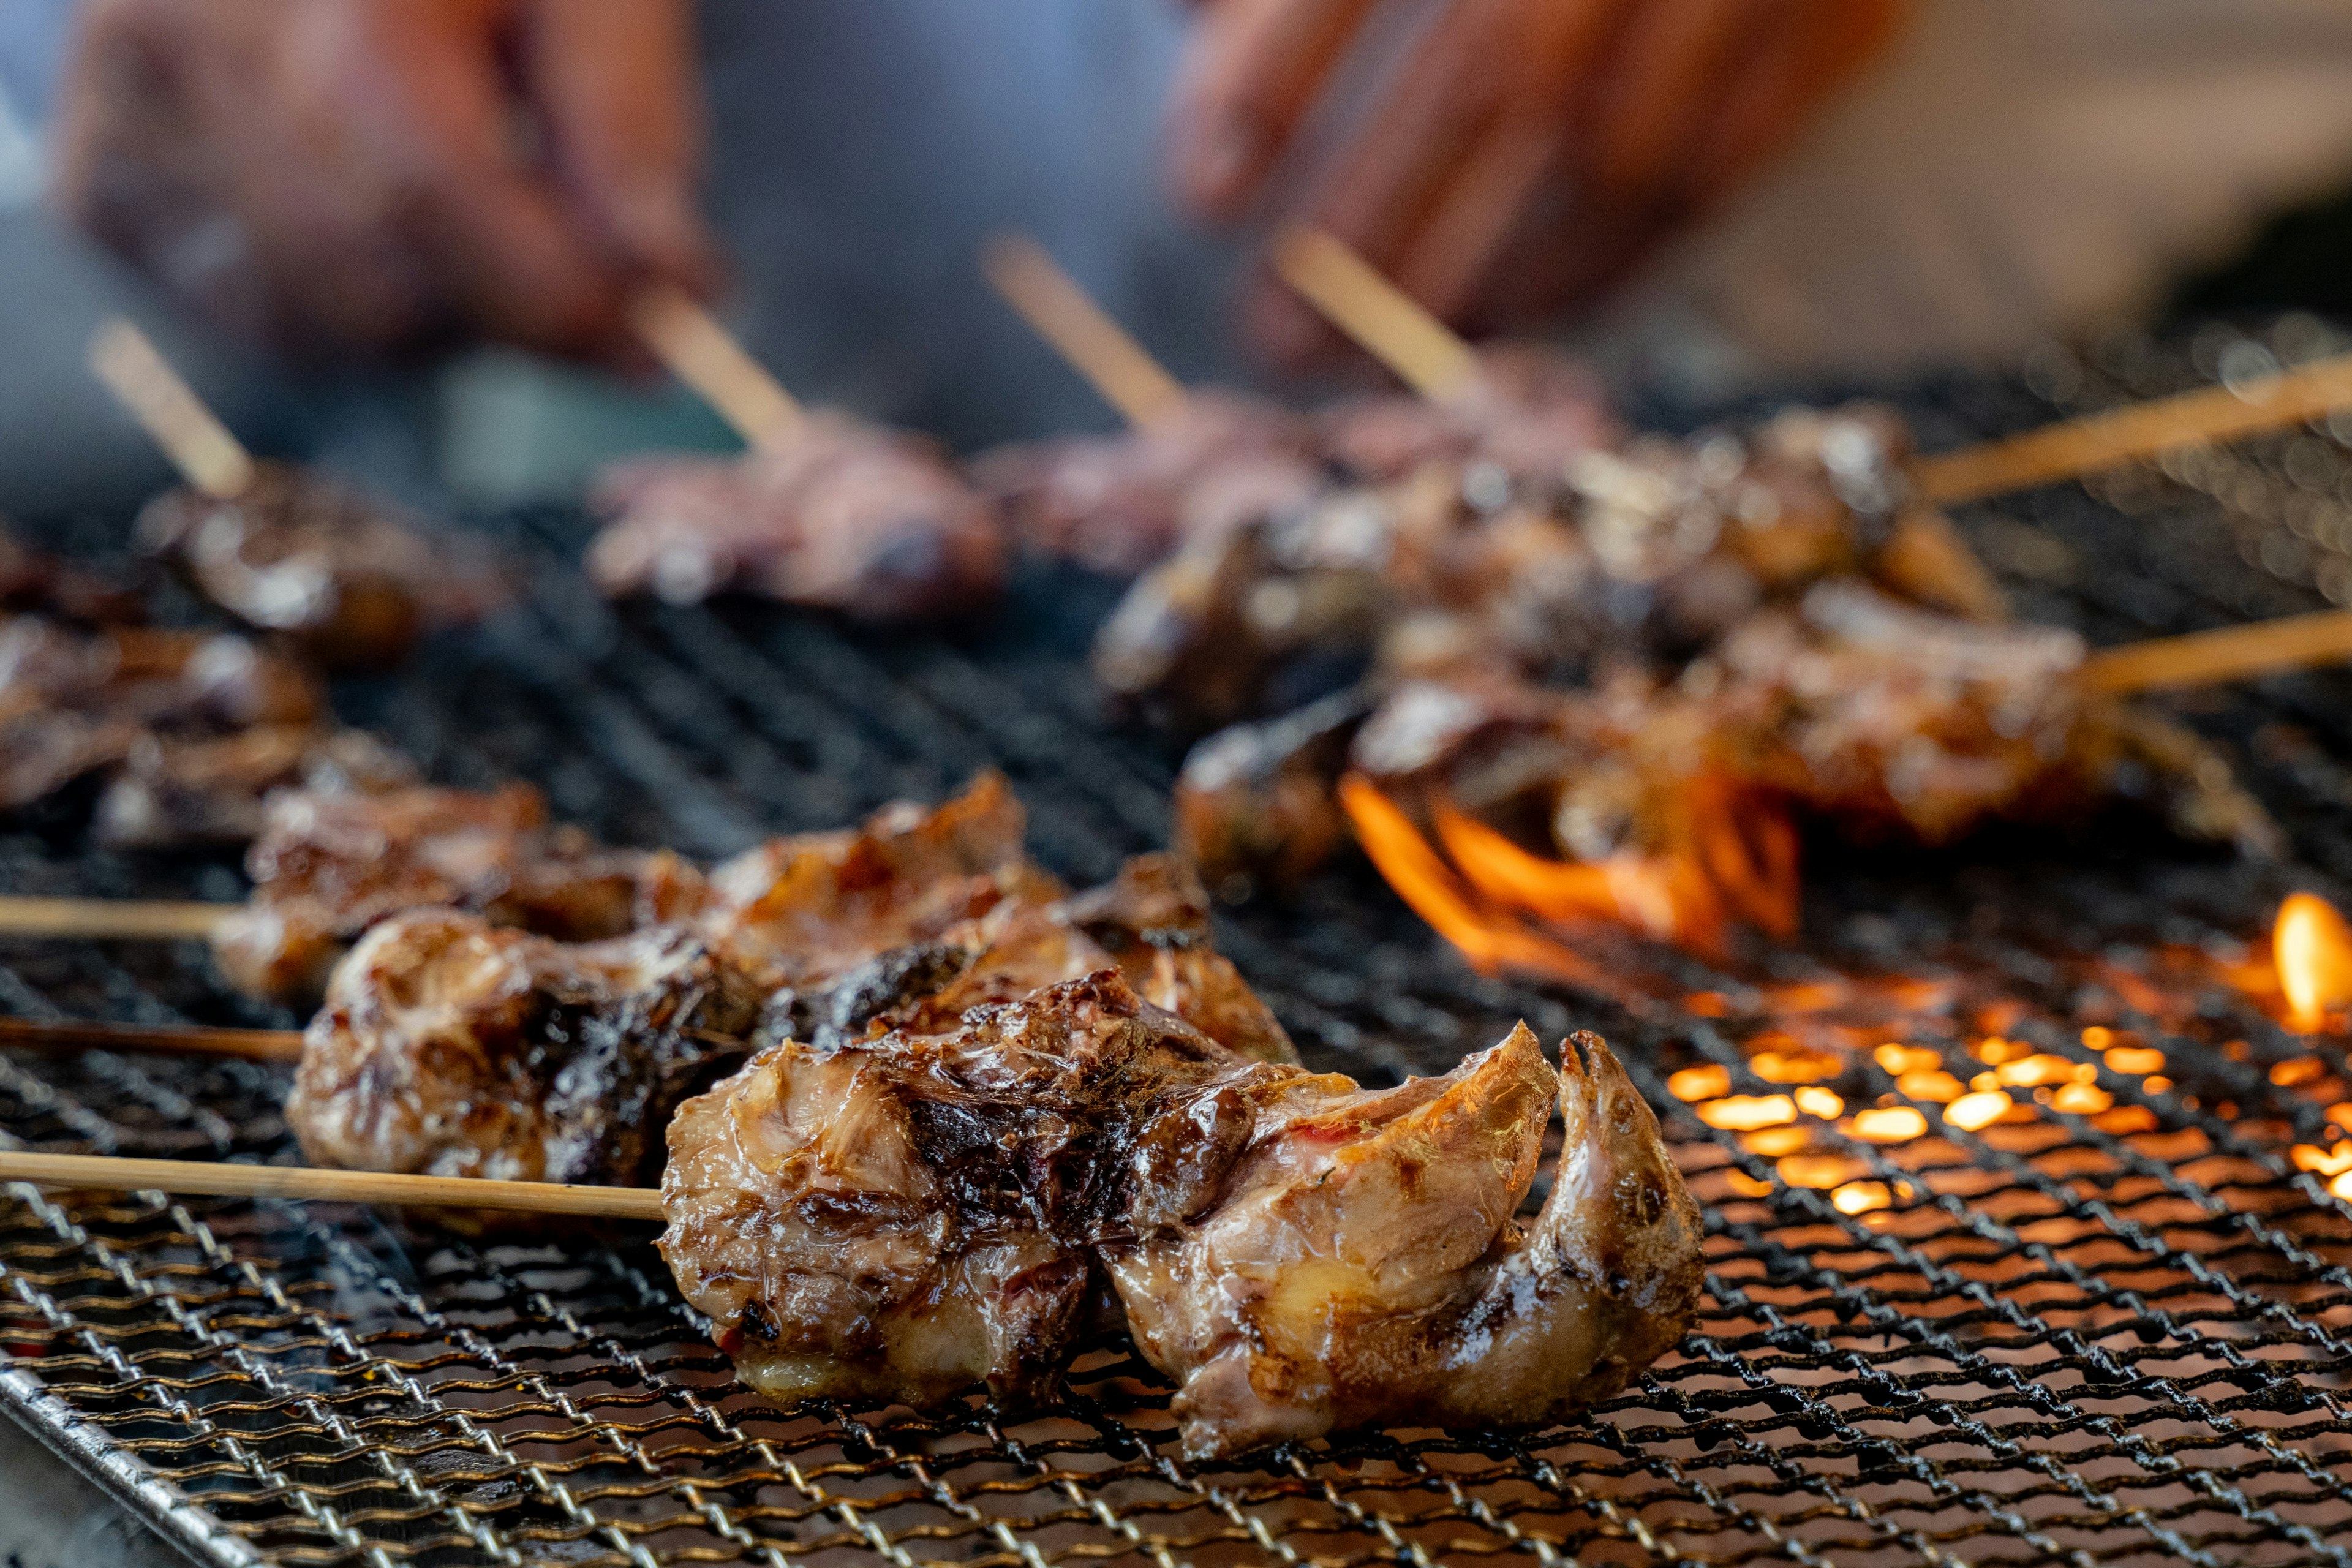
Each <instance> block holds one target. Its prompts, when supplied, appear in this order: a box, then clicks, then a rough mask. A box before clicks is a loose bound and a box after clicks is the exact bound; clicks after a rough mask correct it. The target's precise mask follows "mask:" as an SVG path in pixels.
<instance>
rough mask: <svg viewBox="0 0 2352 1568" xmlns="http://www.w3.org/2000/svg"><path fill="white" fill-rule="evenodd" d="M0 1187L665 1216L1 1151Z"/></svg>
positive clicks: (561, 1195)
mask: <svg viewBox="0 0 2352 1568" xmlns="http://www.w3.org/2000/svg"><path fill="white" fill-rule="evenodd" d="M0 1181H7V1182H25V1183H29V1184H32V1185H34V1186H39V1187H68V1188H86V1189H96V1190H100V1191H107V1192H133V1193H138V1192H160V1193H187V1194H202V1195H205V1196H208V1197H234V1198H295V1199H310V1200H314V1201H317V1202H321V1203H354V1204H384V1205H398V1206H404V1207H413V1208H452V1209H457V1208H464V1209H496V1210H501V1211H505V1212H508V1213H513V1214H557V1215H587V1216H590V1217H592V1218H597V1219H635V1220H651V1221H653V1222H655V1223H656V1224H659V1223H661V1222H662V1220H663V1219H664V1218H665V1217H666V1216H665V1215H663V1213H662V1203H661V1193H660V1191H659V1190H658V1189H656V1188H653V1187H590V1186H574V1185H570V1184H564V1183H560V1182H498V1181H488V1180H485V1179H482V1178H479V1177H474V1176H407V1175H395V1174H393V1173H388V1172H383V1171H322V1170H318V1169H315V1168H312V1167H310V1166H306V1165H229V1164H216V1163H210V1162H206V1161H201V1160H126V1159H121V1158H117V1157H115V1156H112V1155H103V1154H18V1153H10V1152H0Z"/></svg>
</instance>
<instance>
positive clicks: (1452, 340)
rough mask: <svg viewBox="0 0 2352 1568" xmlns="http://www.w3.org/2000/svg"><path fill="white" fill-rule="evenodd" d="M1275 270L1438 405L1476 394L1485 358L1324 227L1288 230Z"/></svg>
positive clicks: (1277, 251) (1278, 249) (1279, 244)
mask: <svg viewBox="0 0 2352 1568" xmlns="http://www.w3.org/2000/svg"><path fill="white" fill-rule="evenodd" d="M1274 269H1275V270H1276V272H1278V273H1280V274H1281V275H1282V280H1283V281H1284V282H1286V283H1287V284H1289V285H1290V286H1291V287H1292V288H1293V289H1297V290H1298V291H1299V292H1300V293H1301V294H1304V295H1305V296H1307V300H1308V302H1309V303H1311V304H1312V305H1313V306H1314V307H1315V308H1316V309H1317V310H1320V311H1322V312H1323V314H1324V315H1325V316H1327V317H1328V318H1329V319H1330V321H1331V324H1332V325H1334V326H1336V327H1338V328H1339V330H1340V331H1343V332H1345V333H1347V334H1348V335H1349V337H1350V338H1353V339H1354V340H1355V341H1356V343H1357V345H1358V346H1359V347H1360V348H1362V349H1363V350H1364V351H1365V352H1367V353H1370V354H1371V355H1372V356H1373V357H1374V358H1375V359H1377V360H1379V361H1380V362H1381V363H1382V364H1385V365H1387V366H1388V367H1389V368H1390V369H1391V370H1392V371H1394V372H1396V374H1397V376H1398V378H1399V379H1401V380H1402V381H1403V383H1404V384H1406V385H1407V386H1410V387H1412V389H1413V390H1414V391H1415V392H1417V393H1419V394H1421V395H1422V396H1423V397H1426V398H1428V399H1429V400H1430V401H1431V402H1432V403H1451V402H1456V401H1458V400H1460V399H1462V398H1465V397H1467V396H1468V395H1470V394H1471V392H1472V391H1473V389H1475V387H1476V385H1477V384H1478V355H1477V352H1476V351H1475V350H1474V349H1473V348H1471V346H1470V345H1469V344H1468V343H1466V342H1463V341H1462V339H1461V337H1460V336H1459V335H1458V334H1457V333H1455V331H1454V329H1453V328H1451V327H1448V326H1447V325H1446V324H1445V323H1444V322H1443V321H1439V320H1438V319H1437V318H1436V317H1435V316H1433V315H1431V314H1430V313H1429V311H1428V310H1425V309H1423V306H1422V304H1421V301H1420V300H1415V299H1414V298H1413V297H1412V295H1410V294H1408V293H1406V292H1405V291H1404V290H1403V289H1400V288H1398V287H1397V286H1396V285H1395V284H1393V283H1391V282H1390V281H1389V280H1388V279H1385V278H1383V277H1381V274H1380V271H1379V269H1378V268H1375V267H1373V266H1372V265H1371V263H1370V262H1368V261H1366V260H1365V259H1364V258H1362V257H1360V256H1359V255H1357V254H1356V253H1355V251H1353V250H1352V249H1350V248H1349V247H1348V246H1347V245H1346V244H1345V243H1344V242H1342V241H1340V240H1339V239H1337V238H1335V237H1332V236H1331V235H1328V234H1326V233H1325V232H1324V231H1323V230H1321V229H1319V228H1305V227H1299V228H1290V229H1286V230H1285V231H1284V232H1283V233H1282V234H1281V235H1280V236H1278V237H1276V240H1275V242H1274Z"/></svg>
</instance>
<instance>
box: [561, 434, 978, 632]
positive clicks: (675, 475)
mask: <svg viewBox="0 0 2352 1568" xmlns="http://www.w3.org/2000/svg"><path fill="white" fill-rule="evenodd" d="M591 504H592V505H593V508H594V509H595V510H597V511H599V512H601V513H604V515H606V516H607V517H609V518H610V519H611V521H609V522H608V523H607V524H606V525H605V528H604V531H603V532H602V533H600V534H598V535H597V537H596V540H595V542H594V543H593V545H592V546H591V547H590V549H589V552H588V571H589V574H590V575H591V576H592V577H593V578H594V579H595V581H596V584H597V585H598V586H599V587H600V588H602V589H604V592H606V593H608V594H614V595H621V594H633V593H651V594H654V595H658V596H659V597H661V598H663V599H667V600H668V601H669V602H671V603H673V604H691V603H694V602H696V601H698V600H700V599H703V598H707V597H708V596H709V595H712V594H716V593H720V592H724V591H726V590H730V589H738V590H742V591H746V592H751V593H758V594H764V595H768V596H770V597H772V598H776V599H782V600H783V601H785V602H786V603H788V604H796V605H815V606H818V607H820V608H824V609H835V610H843V611H846V612H848V613H849V614H851V615H854V616H863V617H866V618H871V619H892V618H898V617H903V616H916V615H926V614H936V613H939V612H941V611H956V610H962V609H967V608H969V607H971V605H974V604H977V603H982V602H984V601H986V600H987V599H988V598H990V597H992V595H994V594H995V592H996V590H997V588H998V586H999V585H1000V583H1001V581H1002V579H1003V570H1004V546H1003V539H1002V538H1001V537H1000V531H999V525H998V522H997V520H996V517H995V515H994V512H993V510H992V508H991V507H990V505H989V504H988V502H986V501H985V500H982V498H981V497H980V496H979V495H978V494H977V493H975V492H974V491H973V490H972V489H971V487H970V486H969V485H967V484H966V483H965V482H964V480H963V479H962V478H961V476H960V475H959V474H958V473H957V472H956V471H955V469H954V468H953V467H952V466H950V463H949V462H948V460H947V458H946V457H945V456H944V455H943V454H942V453H941V452H940V451H939V450H938V448H936V447H934V446H933V445H932V444H931V443H929V442H928V441H925V440H923V439H922V438H920V437H915V436H910V435H908V434H906V433H904V432H902V431H896V430H886V429H882V428H880V427H878V426H871V425H866V424H863V423H860V422H858V421H856V420H853V419H850V418H848V417H847V416H843V415H837V414H830V413H814V414H810V415H807V416H804V417H803V419H802V420H801V421H800V423H799V425H798V426H797V427H796V430H795V433H794V434H793V437H792V438H791V439H790V440H788V441H784V442H782V443H780V444H778V445H775V446H772V447H762V448H759V449H755V450H753V451H751V452H747V453H744V454H743V455H741V456H740V457H734V458H704V457H665V458H638V459H635V460H632V461H630V462H626V463H622V464H618V465H615V466H614V468H611V469H609V470H607V471H606V472H605V473H604V476H603V477H602V478H601V479H599V481H598V483H597V486H596V489H595V491H594V493H593V496H592V497H591Z"/></svg>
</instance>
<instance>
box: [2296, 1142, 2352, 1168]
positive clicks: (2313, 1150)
mask: <svg viewBox="0 0 2352 1568" xmlns="http://www.w3.org/2000/svg"><path fill="white" fill-rule="evenodd" d="M2290 1157H2291V1158H2293V1160H2294V1168H2295V1169H2296V1170H2298V1171H2309V1172H2311V1173H2314V1174H2315V1175H2321V1176H2340V1175H2342V1174H2344V1173H2346V1172H2347V1171H2352V1143H2347V1142H2342V1141H2340V1140H2339V1141H2338V1142H2336V1144H2335V1145H2334V1146H2333V1147H2332V1148H2326V1149H2322V1148H2321V1147H2320V1146H2319V1145H2318V1144H2316V1143H2298V1144H2296V1145H2295V1146H2294V1150H2293V1152H2292V1153H2291V1156H2290Z"/></svg>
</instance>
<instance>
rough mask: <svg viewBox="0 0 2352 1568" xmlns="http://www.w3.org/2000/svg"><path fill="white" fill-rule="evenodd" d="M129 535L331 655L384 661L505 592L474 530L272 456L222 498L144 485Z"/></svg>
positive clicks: (311, 648) (233, 606) (218, 595)
mask: <svg viewBox="0 0 2352 1568" xmlns="http://www.w3.org/2000/svg"><path fill="white" fill-rule="evenodd" d="M138 536H139V541H140V543H141V544H142V546H143V547H144V548H145V549H147V550H148V551H149V552H152V553H153V554H156V555H160V556H163V558H165V559H167V560H169V561H171V562H173V563H174V564H176V565H178V566H179V567H180V568H181V569H182V570H183V571H184V572H185V573H186V574H187V575H188V577H189V579H190V580H191V581H192V582H194V584H195V585H196V586H197V588H199V589H200V590H201V591H202V592H203V593H204V595H205V597H207V598H209V599H211V600H212V601H213V602H214V603H215V604H216V605H220V606H221V607H222V608H223V609H225V610H226V611H228V612H229V613H230V614H231V615H233V616H236V617H237V618H238V619H240V620H242V621H244V622H245V623H246V624H247V625H248V626H257V627H259V628H262V629H264V630H268V631H273V632H281V633H284V634H286V635H287V636H289V637H292V638H293V639H294V640H295V641H296V642H297V643H298V644H299V646H300V647H301V648H302V649H303V651H304V652H305V653H306V654H308V655H309V656H310V658H315V659H318V660H320V662H322V663H325V664H329V665H333V666H339V667H347V666H348V667H373V666H381V665H385V664H390V663H393V662H394V661H396V660H397V659H399V658H401V657H402V656H403V655H404V654H405V653H406V652H407V651H408V649H409V647H410V646H411V645H412V644H414V643H415V640H416V637H417V636H418V635H419V634H420V633H422V632H424V631H426V630H428V629H431V628H433V627H436V626H455V625H458V624H461V623H463V622H466V621H470V620H474V619H477V618H478V617H479V616H482V615H484V614H486V613H488V611H489V610H491V609H493V608H495V607H496V606H497V605H499V604H501V603H503V602H504V601H505V599H506V598H507V597H508V589H507V585H506V584H505V582H504V581H503V578H502V575H501V572H500V568H499V564H498V563H497V561H496V560H495V558H494V557H493V556H492V555H491V554H490V552H488V550H487V549H486V548H485V547H483V546H482V545H480V544H479V543H478V542H474V541H470V540H467V539H464V538H461V537H458V536H455V535H451V534H447V533H446V532H443V531H436V530H433V529H432V528H430V527H429V525H427V524H426V523H425V521H423V520H422V519H420V518H416V517H413V516H410V515H408V514H406V513H404V512H403V511H401V510H398V509H396V508H394V507H393V506H392V505H390V503H388V502H385V501H382V500H374V499H373V498H370V497H368V496H364V495H362V494H361V493H360V492H359V491H357V490H355V489H352V488H351V487H350V486H348V485H345V484H342V483H341V482H340V481H338V480H336V479H331V478H329V477H328V476H326V475H323V474H319V473H316V472H313V471H311V470H310V469H305V468H294V467H292V466H290V465H287V464H282V463H263V464H260V465H258V466H257V468H256V469H255V472H254V478H253V483H252V485H251V486H250V487H249V488H248V489H247V490H246V491H245V492H244V493H243V494H241V495H239V496H237V497H236V499H235V500H219V499H217V498H215V497H212V496H207V495H204V494H202V493H200V492H198V491H196V490H193V489H175V490H171V491H167V492H166V493H164V494H163V495H161V496H158V497H156V498H155V500H152V501H150V502H149V503H148V504H147V508H146V510H144V511H142V512H141V513H140V515H139V524H138Z"/></svg>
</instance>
